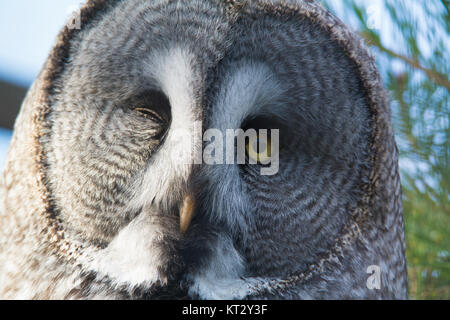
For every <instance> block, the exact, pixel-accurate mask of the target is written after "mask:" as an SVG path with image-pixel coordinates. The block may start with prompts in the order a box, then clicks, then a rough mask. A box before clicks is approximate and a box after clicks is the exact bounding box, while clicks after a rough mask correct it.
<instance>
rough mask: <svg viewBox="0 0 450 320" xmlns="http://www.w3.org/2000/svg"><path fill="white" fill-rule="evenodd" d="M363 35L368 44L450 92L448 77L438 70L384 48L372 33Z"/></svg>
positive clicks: (363, 33)
mask: <svg viewBox="0 0 450 320" xmlns="http://www.w3.org/2000/svg"><path fill="white" fill-rule="evenodd" d="M361 35H362V36H363V38H364V39H366V40H367V42H368V43H370V44H372V45H375V46H376V47H377V48H378V49H380V51H382V52H384V53H387V54H388V55H390V56H391V57H394V58H397V59H400V60H402V61H403V62H405V63H407V64H409V65H410V66H412V67H413V68H416V69H418V70H421V71H423V72H425V74H426V75H427V76H428V78H430V79H431V80H432V81H434V82H435V83H436V84H438V85H440V86H443V87H445V88H447V90H450V81H449V80H448V79H447V77H446V76H445V75H443V74H441V73H439V72H437V71H436V70H433V69H429V68H426V67H424V66H422V65H421V64H420V62H419V61H417V60H414V59H411V58H408V57H405V56H402V55H401V54H398V53H396V52H394V51H392V50H390V49H388V48H386V47H385V46H383V45H382V44H381V42H380V41H376V40H375V39H374V37H372V36H371V34H370V33H368V32H364V31H363V32H362V33H361Z"/></svg>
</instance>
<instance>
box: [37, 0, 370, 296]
mask: <svg viewBox="0 0 450 320" xmlns="http://www.w3.org/2000/svg"><path fill="white" fill-rule="evenodd" d="M356 68H357V66H356V65H355V63H354V62H353V61H351V60H350V59H349V58H348V56H347V55H346V53H345V52H344V50H343V49H342V48H341V47H340V45H339V44H338V43H337V42H336V41H335V40H333V39H332V38H331V37H330V36H329V35H328V34H327V33H326V31H325V30H323V29H321V28H318V27H317V26H314V25H313V24H312V22H311V21H310V20H308V19H306V18H299V17H298V16H294V15H289V14H286V15H279V14H277V13H276V12H275V11H274V12H267V11H264V12H263V11H262V9H257V8H255V9H249V10H248V12H246V13H245V14H237V13H235V12H233V11H229V9H228V7H227V6H226V5H225V4H224V3H222V2H216V1H211V2H210V1H183V2H178V1H138V0H130V1H121V2H117V3H116V1H111V3H110V4H109V5H107V6H106V8H105V9H104V10H103V12H102V13H101V14H100V15H99V16H98V17H97V18H96V19H94V21H93V22H92V23H91V24H90V26H89V27H88V28H85V29H83V30H81V31H80V32H79V33H78V34H77V36H76V37H75V39H73V41H72V43H71V46H70V60H69V61H67V63H66V64H65V65H64V70H63V72H62V73H61V75H60V77H59V78H58V79H57V81H56V84H55V86H54V89H53V91H52V94H51V97H50V101H51V104H52V105H51V112H50V113H49V115H48V119H49V121H50V123H51V128H50V129H51V130H49V133H48V134H47V135H46V136H45V137H43V138H42V143H43V146H44V149H45V152H46V154H48V158H47V167H48V172H47V180H48V185H49V189H50V193H51V195H52V198H53V202H54V204H55V213H56V214H57V215H58V216H59V217H60V219H61V221H62V224H63V225H64V228H65V230H66V233H67V235H68V236H69V237H71V238H74V239H77V240H78V241H81V242H83V243H85V244H87V246H89V247H90V248H91V250H92V255H91V256H90V258H89V259H90V260H89V263H90V265H91V271H92V272H93V273H94V274H96V275H99V277H107V278H108V279H109V280H110V281H111V282H112V283H116V284H117V285H124V286H131V287H133V288H140V290H141V291H142V292H144V293H145V294H147V295H150V296H152V294H154V296H157V295H158V294H159V293H158V292H159V291H158V290H159V289H155V288H156V287H158V288H167V287H170V286H173V285H175V286H177V285H179V284H180V285H181V286H182V287H183V288H185V290H186V292H187V294H188V295H189V296H191V297H207V298H217V297H219V298H226V297H245V296H246V295H247V294H248V293H249V290H250V289H249V288H251V286H252V285H256V284H257V283H259V282H261V281H266V279H273V278H285V277H288V276H291V275H294V274H298V273H300V272H303V271H304V270H305V269H306V268H307V267H308V266H309V265H310V264H311V263H313V262H314V261H317V260H318V259H320V257H321V256H323V255H324V254H325V253H326V252H327V251H328V250H329V248H330V246H331V245H332V243H333V241H334V239H335V238H336V237H338V235H339V232H340V231H341V230H342V228H343V226H344V225H346V223H347V222H348V221H349V219H350V218H351V215H352V212H353V211H354V210H355V208H356V207H357V206H358V203H359V202H360V201H361V198H362V190H361V185H362V184H363V183H364V182H365V181H366V180H367V178H368V174H369V173H368V172H369V171H368V170H369V169H370V168H369V160H368V159H369V140H370V139H369V137H370V123H369V122H370V120H369V111H368V107H367V105H366V96H365V93H364V90H363V88H362V84H361V80H360V79H359V77H358V76H357V69H356ZM199 123H200V124H201V125H200V126H199V125H198V124H199ZM238 129H242V130H244V131H246V130H251V129H254V130H255V132H260V131H259V130H264V129H267V130H268V132H277V142H278V147H277V157H278V158H277V161H278V164H277V168H276V169H277V170H276V173H274V174H269V175H264V174H261V172H262V171H261V170H262V169H264V168H267V165H264V164H262V163H261V161H259V160H260V159H259V158H258V157H259V156H258V152H259V150H257V148H256V147H254V145H255V144H254V143H251V141H249V140H244V144H245V148H244V149H245V155H246V158H245V159H246V161H245V163H236V161H230V162H232V163H223V164H211V163H206V162H205V161H204V159H203V161H201V162H200V163H198V162H196V161H195V159H194V158H195V155H196V154H199V153H200V154H201V155H204V154H205V152H204V151H205V149H206V148H207V145H208V143H209V142H211V139H210V137H205V135H204V133H205V132H208V131H209V132H211V131H210V130H216V132H221V133H223V135H222V137H223V139H225V137H226V132H227V130H238ZM180 130H182V132H184V133H186V135H189V136H188V137H187V138H188V141H194V143H185V141H186V140H183V139H179V135H177V132H180ZM271 130H277V131H271ZM198 134H199V135H200V137H201V138H200V139H197V138H196V137H197V135H198ZM185 138H186V137H185ZM216 138H217V137H216ZM257 139H258V137H257ZM235 140H236V139H232V140H231V141H235ZM272 140H273V139H272ZM253 142H254V141H253ZM223 146H224V150H223V152H224V158H226V157H229V159H235V157H236V156H237V149H236V148H235V146H234V145H232V146H229V145H228V144H227V143H226V141H225V140H224V142H223ZM215 152H218V150H217V149H216V150H215ZM230 154H231V156H230ZM255 154H257V155H256V156H255ZM262 156H263V155H261V157H262ZM255 157H256V159H257V161H256V163H253V164H251V163H250V161H248V160H249V158H253V159H254V158H255ZM225 162H226V161H225ZM155 290H156V291H155ZM161 290H162V289H161Z"/></svg>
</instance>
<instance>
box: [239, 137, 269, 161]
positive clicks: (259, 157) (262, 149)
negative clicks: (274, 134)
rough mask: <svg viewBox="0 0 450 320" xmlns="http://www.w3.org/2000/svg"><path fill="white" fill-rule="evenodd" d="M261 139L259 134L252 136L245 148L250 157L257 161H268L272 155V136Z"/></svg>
mask: <svg viewBox="0 0 450 320" xmlns="http://www.w3.org/2000/svg"><path fill="white" fill-rule="evenodd" d="M265 140H267V141H261V140H260V138H259V137H257V136H251V137H250V138H249V140H248V141H247V143H246V145H245V150H246V151H247V155H248V157H249V158H251V159H253V160H254V161H256V162H257V163H259V164H261V163H263V164H264V163H267V162H268V161H270V159H271V156H272V150H271V141H270V137H267V139H265Z"/></svg>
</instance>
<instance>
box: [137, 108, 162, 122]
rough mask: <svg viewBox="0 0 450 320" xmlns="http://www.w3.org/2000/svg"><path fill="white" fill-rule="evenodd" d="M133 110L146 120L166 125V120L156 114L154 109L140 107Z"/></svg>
mask: <svg viewBox="0 0 450 320" xmlns="http://www.w3.org/2000/svg"><path fill="white" fill-rule="evenodd" d="M133 110H134V111H136V112H137V113H138V114H139V115H141V116H143V117H144V118H146V119H150V120H153V121H157V122H159V123H165V120H164V118H163V117H161V116H160V115H159V114H158V112H156V111H155V110H153V109H150V108H143V107H138V108H134V109H133Z"/></svg>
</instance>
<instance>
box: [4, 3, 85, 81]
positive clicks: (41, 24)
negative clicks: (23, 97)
mask: <svg viewBox="0 0 450 320" xmlns="http://www.w3.org/2000/svg"><path fill="white" fill-rule="evenodd" d="M82 2H83V1H80V0H38V1H36V0H1V1H0V78H1V79H4V80H8V81H11V82H15V83H18V84H21V85H24V86H28V85H30V84H31V82H32V81H33V79H34V78H35V77H36V76H37V74H38V73H39V71H40V68H41V66H42V64H43V63H44V61H45V59H46V57H47V55H48V53H49V51H50V49H51V47H52V46H53V43H54V42H55V38H56V35H57V34H58V31H59V29H61V28H62V26H63V25H64V23H65V21H66V20H67V19H68V18H69V17H70V13H71V12H73V11H74V10H75V9H76V8H78V7H79V6H80V4H81V3H82Z"/></svg>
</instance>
